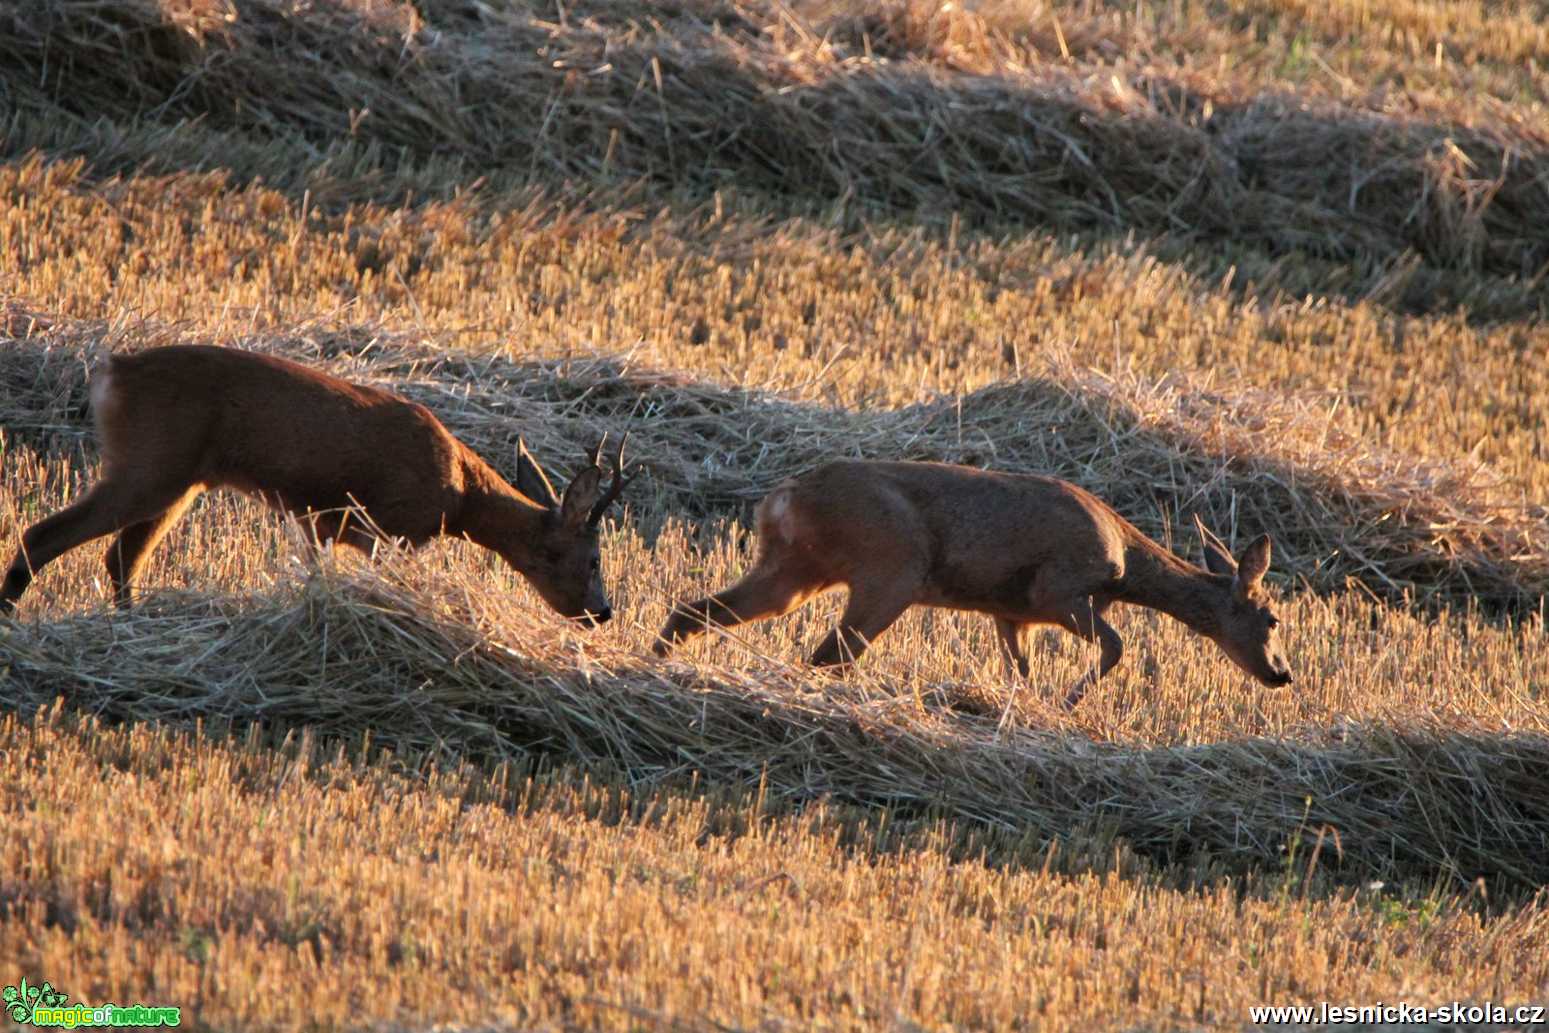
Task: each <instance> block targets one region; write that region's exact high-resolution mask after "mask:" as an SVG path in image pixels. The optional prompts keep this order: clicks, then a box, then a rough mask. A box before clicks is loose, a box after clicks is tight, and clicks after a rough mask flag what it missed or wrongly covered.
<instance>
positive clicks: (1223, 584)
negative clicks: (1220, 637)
mask: <svg viewBox="0 0 1549 1033" xmlns="http://www.w3.org/2000/svg"><path fill="white" fill-rule="evenodd" d="M1230 590H1231V579H1230V578H1227V577H1222V576H1220V575H1217V574H1212V573H1210V572H1209V571H1207V570H1205V569H1203V568H1202V567H1196V566H1195V565H1194V564H1192V563H1190V562H1188V561H1187V560H1184V559H1180V558H1178V557H1177V556H1175V555H1173V554H1172V553H1171V552H1168V551H1167V550H1166V549H1164V548H1162V547H1161V546H1160V545H1157V544H1156V543H1155V542H1153V541H1151V540H1150V539H1149V538H1145V537H1144V536H1138V540H1137V541H1133V542H1131V543H1130V544H1129V546H1128V547H1127V548H1126V549H1125V556H1124V584H1123V590H1122V593H1121V594H1120V596H1119V598H1120V599H1121V600H1122V601H1123V602H1127V603H1134V604H1136V605H1139V606H1146V607H1149V608H1151V609H1153V610H1160V611H1161V612H1163V613H1165V614H1167V615H1168V616H1169V617H1172V618H1174V619H1175V620H1178V621H1180V622H1182V623H1183V624H1186V625H1188V627H1190V628H1191V629H1193V630H1194V631H1197V632H1199V633H1200V634H1202V635H1207V636H1208V635H1213V634H1215V632H1216V631H1217V630H1218V629H1217V627H1216V625H1217V619H1216V613H1217V612H1218V610H1219V607H1220V603H1221V598H1222V595H1223V593H1225V592H1229V591H1230Z"/></svg>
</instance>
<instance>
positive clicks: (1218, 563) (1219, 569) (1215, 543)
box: [1194, 513, 1237, 576]
mask: <svg viewBox="0 0 1549 1033" xmlns="http://www.w3.org/2000/svg"><path fill="white" fill-rule="evenodd" d="M1194 529H1195V530H1197V531H1198V532H1199V545H1200V548H1201V549H1203V550H1204V552H1205V569H1206V570H1208V571H1210V573H1212V574H1225V575H1227V576H1231V575H1233V574H1236V573H1237V562H1236V561H1235V560H1233V559H1232V554H1231V552H1230V551H1229V550H1228V549H1227V547H1226V544H1225V543H1224V542H1222V541H1221V539H1219V538H1217V537H1216V536H1215V535H1213V534H1211V533H1210V531H1209V530H1207V529H1206V528H1205V524H1204V521H1202V520H1200V518H1199V514H1198V513H1196V514H1194Z"/></svg>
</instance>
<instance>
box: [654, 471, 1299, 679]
mask: <svg viewBox="0 0 1549 1033" xmlns="http://www.w3.org/2000/svg"><path fill="white" fill-rule="evenodd" d="M756 516H757V523H758V533H759V539H760V555H759V560H758V563H757V565H756V566H755V567H754V569H753V570H752V571H750V572H749V573H748V574H747V575H746V576H745V577H744V578H742V580H740V581H738V582H737V583H736V584H734V585H732V586H730V587H729V588H727V589H725V590H723V591H721V592H717V593H716V594H714V595H712V596H707V597H705V598H703V599H697V600H694V601H691V602H683V603H680V604H678V606H676V607H675V608H674V610H673V613H672V616H671V617H670V618H669V619H668V621H667V624H666V626H665V627H664V628H663V629H662V632H661V636H660V638H659V640H658V642H657V645H656V651H657V653H658V654H659V655H666V654H667V652H668V651H670V649H671V648H672V646H673V645H675V644H676V643H677V642H679V641H680V640H682V639H684V638H686V637H688V636H690V635H693V634H696V633H698V632H699V631H701V630H703V629H704V627H705V625H706V623H707V622H708V623H715V624H720V625H724V626H730V625H735V624H740V623H743V622H746V621H754V620H763V619H765V618H768V617H776V616H779V615H781V614H785V613H789V612H790V611H791V610H793V609H795V608H796V607H797V606H800V605H801V604H802V603H804V602H806V601H807V600H808V599H810V598H811V597H812V596H813V595H816V594H817V593H819V592H821V591H823V590H824V589H827V588H830V587H833V586H836V585H845V586H848V588H849V590H850V598H849V601H848V604H847V605H846V607H845V611H844V615H843V617H842V618H841V619H840V626H839V627H838V628H837V629H835V630H834V631H833V632H832V633H830V634H829V635H828V636H827V637H826V638H825V639H824V640H823V642H822V643H821V644H820V645H819V646H818V648H817V651H816V652H815V653H814V654H813V656H812V662H813V663H814V664H817V665H820V666H829V665H838V664H845V663H848V662H850V661H851V660H853V659H854V658H856V657H858V656H859V655H860V654H861V653H862V652H863V651H864V650H865V649H866V647H867V645H868V644H869V643H870V642H871V641H872V640H874V639H875V638H876V637H877V636H878V635H880V634H881V633H882V632H883V631H884V630H886V629H887V627H888V626H889V625H891V624H892V623H893V622H894V621H895V620H897V619H898V617H899V615H900V614H902V613H903V612H904V610H906V609H908V608H909V607H910V606H913V605H917V604H918V605H925V606H940V607H948V608H952V609H959V610H973V611H977V612H980V613H986V614H989V615H990V616H991V617H993V618H994V619H995V625H996V629H997V631H998V633H999V635H1000V640H1001V644H1002V648H1003V649H1004V651H1005V655H1006V659H1007V662H1008V663H1009V664H1010V665H1011V667H1012V669H1013V670H1015V671H1016V672H1017V673H1018V674H1019V675H1020V676H1022V677H1026V676H1027V673H1028V662H1027V657H1026V654H1025V653H1024V652H1023V650H1022V644H1021V637H1022V631H1023V629H1024V628H1026V627H1027V626H1028V625H1030V624H1054V625H1058V626H1060V627H1062V628H1065V629H1066V630H1067V631H1069V632H1071V633H1072V634H1074V635H1078V636H1080V637H1081V638H1083V639H1086V640H1088V641H1092V640H1096V641H1098V642H1099V643H1100V644H1101V647H1102V655H1101V659H1100V661H1099V664H1098V667H1097V669H1096V670H1095V671H1093V672H1089V673H1088V674H1087V675H1085V676H1084V677H1083V678H1082V679H1081V680H1080V681H1079V682H1077V683H1076V685H1075V686H1074V687H1073V688H1072V689H1071V690H1070V693H1069V694H1068V696H1067V704H1068V705H1071V706H1074V705H1075V703H1076V702H1078V701H1079V700H1080V698H1081V695H1082V694H1083V693H1084V692H1085V691H1086V689H1087V688H1089V687H1090V686H1091V685H1092V684H1093V683H1095V682H1096V681H1097V679H1098V678H1100V677H1101V676H1102V675H1103V674H1105V673H1106V672H1107V671H1108V670H1109V669H1110V668H1112V667H1113V665H1114V664H1116V663H1117V662H1118V660H1119V657H1120V656H1121V655H1122V651H1123V644H1122V642H1121V641H1120V639H1119V636H1118V633H1117V632H1115V631H1114V629H1113V627H1112V626H1111V625H1109V624H1108V622H1107V621H1106V620H1104V619H1103V615H1104V614H1105V613H1106V612H1107V610H1108V608H1109V606H1111V605H1112V604H1113V603H1116V602H1124V603H1132V604H1135V605H1140V606H1149V607H1152V608H1154V609H1158V610H1161V611H1163V612H1165V613H1168V614H1171V615H1172V616H1173V617H1176V618H1177V619H1178V620H1180V621H1182V622H1183V623H1185V624H1187V625H1188V626H1189V627H1191V628H1193V629H1194V630H1195V631H1197V632H1199V633H1200V634H1202V635H1206V636H1207V637H1209V638H1211V639H1212V640H1214V641H1215V642H1217V643H1218V644H1219V645H1220V646H1221V647H1222V649H1223V650H1225V652H1226V653H1227V655H1228V656H1229V657H1230V658H1231V659H1232V660H1233V661H1234V662H1236V663H1237V664H1238V665H1239V666H1241V667H1242V668H1243V669H1244V670H1246V671H1247V672H1248V673H1249V674H1251V675H1253V676H1254V677H1256V678H1258V679H1259V680H1261V681H1263V682H1265V683H1267V684H1286V683H1287V682H1289V680H1290V675H1289V673H1288V671H1287V669H1286V665H1285V661H1284V658H1283V657H1282V656H1281V655H1280V651H1279V647H1278V645H1277V644H1276V641H1275V634H1274V625H1275V624H1276V623H1278V622H1277V621H1276V619H1275V617H1274V615H1273V614H1272V613H1271V612H1270V609H1269V606H1268V603H1267V601H1266V598H1265V596H1264V594H1263V592H1262V590H1261V588H1260V584H1259V579H1260V578H1261V577H1262V576H1263V574H1264V570H1265V569H1266V568H1267V567H1268V564H1269V540H1268V539H1267V538H1261V539H1259V540H1258V541H1255V542H1254V543H1253V544H1251V545H1250V546H1248V548H1247V549H1246V550H1244V553H1243V560H1242V576H1241V577H1239V576H1238V565H1237V563H1236V562H1234V561H1233V560H1232V559H1231V557H1230V556H1229V555H1227V554H1226V553H1225V551H1224V548H1223V547H1222V546H1221V545H1220V543H1219V541H1217V540H1215V539H1214V536H1210V537H1209V538H1207V539H1204V540H1205V546H1206V556H1207V559H1208V560H1209V561H1210V562H1211V564H1212V566H1213V567H1215V568H1217V569H1216V570H1215V572H1211V571H1207V570H1203V569H1201V568H1199V567H1196V566H1194V565H1193V564H1191V563H1187V562H1185V561H1184V560H1181V559H1179V558H1178V557H1176V556H1174V555H1173V554H1172V553H1170V552H1168V551H1167V550H1166V549H1163V548H1162V547H1161V546H1160V545H1157V544H1156V543H1155V542H1153V541H1151V540H1150V539H1149V538H1147V537H1146V536H1145V535H1143V534H1142V533H1141V532H1140V531H1139V529H1137V528H1136V527H1135V526H1134V525H1133V524H1131V523H1130V522H1129V521H1127V520H1125V519H1124V518H1123V517H1122V516H1120V515H1119V514H1118V513H1116V512H1114V510H1113V509H1112V508H1110V507H1109V506H1108V505H1107V504H1106V503H1104V502H1103V501H1102V500H1101V499H1099V498H1097V497H1096V496H1094V495H1092V494H1090V493H1089V492H1087V491H1084V490H1083V489H1081V488H1079V487H1077V486H1076V485H1074V484H1070V483H1068V482H1066V481H1062V480H1058V479H1056V478H1053V477H1037V476H1028V475H1017V474H1006V473H995V472H990V471H984V470H977V469H972V468H969V467H962V466H949V465H946V464H942V463H904V462H861V461H846V462H836V463H830V464H828V465H826V466H824V467H821V468H820V469H818V470H815V471H813V472H812V473H810V474H807V475H805V476H803V477H800V478H797V479H794V480H789V481H786V482H784V483H783V484H781V485H779V486H778V487H776V488H775V489H774V491H772V492H771V493H770V494H769V495H768V496H767V497H766V498H765V499H764V501H763V502H762V503H760V504H759V507H758V510H757V514H756ZM1200 530H1201V536H1202V538H1204V536H1205V535H1206V534H1208V532H1205V531H1204V528H1203V527H1201V528H1200ZM1227 565H1230V568H1229V569H1228V567H1227Z"/></svg>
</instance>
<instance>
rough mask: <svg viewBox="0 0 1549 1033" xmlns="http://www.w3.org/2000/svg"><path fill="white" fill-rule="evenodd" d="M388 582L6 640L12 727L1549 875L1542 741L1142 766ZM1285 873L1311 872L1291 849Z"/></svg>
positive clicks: (1216, 850)
mask: <svg viewBox="0 0 1549 1033" xmlns="http://www.w3.org/2000/svg"><path fill="white" fill-rule="evenodd" d="M385 569H386V568H384V567H375V568H366V569H365V570H364V571H363V572H361V573H357V574H355V575H352V576H350V577H347V578H343V579H340V578H337V577H326V576H322V577H315V578H313V579H311V580H310V581H308V582H306V583H304V584H302V585H301V586H300V587H299V588H297V587H292V588H288V589H283V590H280V591H278V592H277V593H275V594H272V595H265V596H260V597H255V598H250V599H243V600H230V599H225V600H222V599H210V598H203V599H201V598H194V597H178V596H174V595H164V596H160V597H158V598H156V599H155V600H154V601H153V602H152V603H151V604H150V605H148V606H146V607H144V608H142V609H140V610H138V611H136V612H133V613H128V614H113V615H95V616H84V617H74V618H70V619H66V620H63V621H58V622H54V623H44V624H32V625H21V624H11V625H8V626H6V627H4V628H0V642H3V646H4V655H5V661H4V664H5V668H6V674H5V677H4V678H3V679H0V685H3V686H4V688H3V698H0V702H3V704H4V705H5V706H6V707H7V708H15V709H19V710H21V711H23V712H31V711H32V710H34V709H35V708H37V707H39V706H46V705H49V704H51V703H52V702H53V701H54V699H55V698H56V696H62V697H63V698H64V699H65V701H66V702H67V703H68V704H69V705H71V706H72V707H74V708H78V709H81V710H85V711H88V712H93V713H98V714H101V715H105V716H108V717H112V718H125V719H134V720H161V721H173V722H177V723H189V722H191V721H193V720H194V719H196V718H197V719H203V720H206V721H212V722H215V723H218V724H227V723H234V724H236V725H246V724H248V723H253V722H258V723H264V724H267V725H270V726H272V727H277V728H285V727H293V726H297V725H307V726H311V727H313V728H314V729H315V730H316V731H317V732H318V733H320V734H322V735H325V736H328V737H343V738H347V739H352V740H357V741H358V740H359V738H360V736H361V735H362V734H363V733H365V732H366V730H367V729H369V730H370V734H371V736H372V738H373V740H374V741H376V742H378V743H380V744H383V745H387V746H391V747H393V748H395V749H398V750H402V751H424V750H430V751H432V752H438V753H442V754H443V755H447V756H450V757H457V758H474V759H479V758H482V759H486V760H500V759H508V758H522V757H529V756H531V755H532V754H534V753H556V754H558V755H560V756H562V757H563V758H565V760H566V761H567V762H577V763H582V764H589V765H598V766H600V769H602V770H606V771H608V772H610V773H612V774H614V775H619V774H622V775H623V776H624V777H627V778H628V779H630V780H631V781H633V782H636V783H652V782H675V781H677V780H680V779H682V778H684V777H686V776H688V775H690V774H698V775H700V776H702V777H703V778H704V779H705V780H706V781H708V782H709V783H710V784H713V785H718V786H723V787H727V786H738V787H757V786H762V787H763V790H764V791H765V792H766V793H768V794H769V795H770V797H771V798H772V799H773V800H775V801H783V802H786V803H799V802H801V801H809V800H814V799H819V798H830V799H834V800H838V801H844V802H849V803H854V804H859V805H863V806H868V807H887V808H891V809H894V810H895V812H896V813H898V814H900V815H901V816H904V817H910V816H914V817H920V816H925V815H928V814H935V815H938V816H945V817H948V818H951V819H956V820H962V821H967V822H971V823H982V824H984V825H988V826H993V827H995V828H1000V829H1013V830H1021V831H1023V832H1026V833H1027V834H1030V835H1036V836H1041V837H1070V836H1089V835H1094V834H1100V835H1111V836H1115V837H1118V838H1120V839H1122V840H1124V841H1126V842H1128V843H1129V844H1130V845H1131V846H1132V847H1133V848H1134V849H1136V850H1138V851H1140V852H1142V853H1145V854H1148V855H1151V856H1154V857H1156V858H1158V859H1160V860H1163V861H1178V860H1185V859H1193V860H1198V859H1200V858H1201V857H1209V858H1211V859H1212V860H1214V861H1216V862H1219V863H1221V864H1224V865H1226V866H1228V867H1229V868H1233V869H1250V868H1264V867H1271V868H1273V867H1278V866H1281V865H1283V864H1285V863H1286V854H1285V851H1287V850H1289V849H1290V848H1291V847H1292V846H1293V844H1299V846H1300V848H1301V849H1302V850H1303V851H1307V850H1310V849H1311V847H1312V845H1313V841H1315V840H1317V839H1319V838H1320V837H1321V838H1322V840H1323V847H1322V850H1321V859H1322V860H1323V861H1324V862H1325V863H1327V864H1328V865H1329V866H1330V868H1331V869H1332V870H1333V871H1334V872H1335V873H1336V875H1337V877H1340V878H1351V879H1368V878H1387V877H1415V876H1418V877H1423V878H1432V877H1436V876H1438V875H1441V876H1445V877H1448V878H1457V879H1464V880H1467V879H1472V878H1475V877H1480V876H1483V877H1488V878H1492V879H1504V880H1507V881H1509V882H1512V883H1520V884H1523V885H1538V884H1542V883H1544V882H1545V881H1549V813H1546V812H1545V810H1544V808H1543V801H1544V800H1545V799H1549V739H1546V738H1545V737H1544V736H1543V735H1541V734H1509V733H1508V734H1502V733H1500V732H1499V731H1487V730H1484V729H1473V728H1469V727H1459V726H1448V725H1444V724H1441V723H1437V722H1426V721H1422V720H1417V721H1415V722H1413V723H1411V724H1410V725H1408V726H1406V727H1400V728H1394V727H1386V726H1353V727H1344V728H1340V729H1337V730H1334V731H1331V732H1329V733H1328V734H1327V735H1326V736H1324V737H1322V738H1321V739H1319V740H1316V741H1313V740H1305V739H1304V740H1301V741H1274V740H1244V741H1237V742H1221V743H1214V744H1208V745H1199V746H1189V747H1171V748H1147V749H1137V748H1133V747H1126V746H1122V745H1116V744H1098V743H1093V742H1091V741H1089V740H1086V739H1084V738H1080V737H1059V736H1055V735H1051V734H1049V733H1045V732H1033V731H1024V730H1016V729H998V728H997V725H996V721H995V719H994V718H993V717H989V718H973V717H965V716H962V715H957V714H943V713H941V712H939V711H934V712H933V711H932V710H930V709H928V708H924V707H922V706H921V704H920V702H919V701H918V700H915V699H913V698H910V697H898V696H890V695H887V694H880V693H872V692H867V691H865V690H864V689H862V688H858V687H856V686H854V685H851V684H848V683H839V682H833V683H828V684H826V685H825V687H824V690H823V691H822V692H821V693H813V692H811V691H809V690H808V688H807V687H806V686H805V685H804V684H803V683H802V681H801V680H800V678H801V675H800V674H799V673H796V672H793V671H791V670H789V669H779V668H775V669H770V670H764V671H760V672H759V673H757V675H756V676H754V675H751V674H737V673H733V672H727V671H724V670H718V669H709V668H694V667H687V666H684V665H682V664H677V663H674V664H658V663H652V662H642V661H641V659H640V657H639V656H638V655H637V654H633V653H627V652H624V651H621V650H613V649H609V648H607V647H606V646H596V645H593V644H587V643H585V642H583V641H582V640H581V639H579V638H578V637H577V636H576V635H575V634H572V633H568V632H561V633H559V634H556V633H555V629H554V627H553V625H552V623H551V622H550V621H548V620H547V619H546V618H544V617H541V616H535V615H534V614H533V613H531V612H529V611H525V610H523V609H521V608H520V607H512V606H509V605H508V604H504V603H502V602H500V601H498V600H496V601H491V600H490V599H489V598H487V594H485V593H480V592H479V591H478V588H477V585H478V582H477V579H475V578H468V579H457V578H453V579H451V580H449V581H442V582H441V583H440V584H438V585H437V587H435V588H434V589H433V590H431V591H429V592H427V591H425V590H421V589H416V588H410V587H406V585H405V583H404V582H403V581H402V580H394V579H393V577H394V576H393V575H392V574H391V573H390V572H384V570H385ZM1302 856H1307V855H1306V854H1305V853H1304V854H1303V855H1302Z"/></svg>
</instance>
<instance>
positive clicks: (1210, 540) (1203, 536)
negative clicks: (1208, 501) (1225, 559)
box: [1194, 513, 1232, 556]
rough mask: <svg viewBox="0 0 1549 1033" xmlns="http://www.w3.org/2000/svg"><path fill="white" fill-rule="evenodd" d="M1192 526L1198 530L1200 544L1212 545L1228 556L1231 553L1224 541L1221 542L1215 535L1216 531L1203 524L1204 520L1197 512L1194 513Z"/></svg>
mask: <svg viewBox="0 0 1549 1033" xmlns="http://www.w3.org/2000/svg"><path fill="white" fill-rule="evenodd" d="M1194 527H1195V528H1196V529H1197V530H1198V531H1199V540H1200V542H1201V544H1205V545H1214V546H1215V547H1216V548H1218V549H1220V550H1221V551H1222V552H1224V553H1226V554H1227V555H1228V556H1230V555H1231V554H1232V550H1231V549H1229V548H1227V545H1226V543H1225V542H1223V541H1222V540H1221V539H1220V538H1218V537H1216V533H1215V532H1214V531H1212V530H1211V529H1210V528H1208V527H1206V526H1205V522H1204V521H1203V520H1201V519H1200V518H1199V514H1198V513H1195V514H1194Z"/></svg>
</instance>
